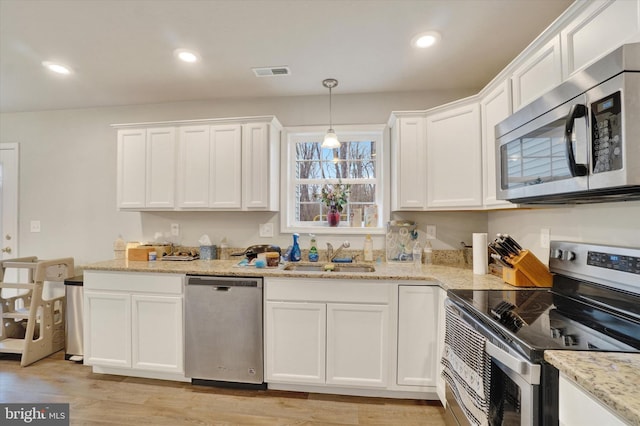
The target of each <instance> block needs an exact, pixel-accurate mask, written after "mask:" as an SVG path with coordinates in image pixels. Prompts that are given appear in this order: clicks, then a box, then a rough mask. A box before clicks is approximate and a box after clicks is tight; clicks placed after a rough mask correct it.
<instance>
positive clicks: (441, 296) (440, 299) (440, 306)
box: [436, 288, 447, 407]
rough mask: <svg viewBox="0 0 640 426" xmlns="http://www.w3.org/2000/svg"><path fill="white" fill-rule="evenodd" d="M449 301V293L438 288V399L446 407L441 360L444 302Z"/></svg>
mask: <svg viewBox="0 0 640 426" xmlns="http://www.w3.org/2000/svg"><path fill="white" fill-rule="evenodd" d="M446 300H447V292H446V291H445V290H443V289H441V288H438V333H437V339H438V345H437V346H436V348H437V349H436V360H437V363H436V392H437V393H438V398H440V402H441V403H442V405H444V406H445V407H446V406H447V403H446V399H445V385H446V383H445V380H444V378H443V377H442V364H441V363H440V360H441V358H442V352H443V351H444V332H445V329H446V328H445V326H446V324H445V320H446V319H445V318H446V316H445V310H444V302H445V301H446Z"/></svg>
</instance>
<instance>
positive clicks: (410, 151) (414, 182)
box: [390, 112, 427, 210]
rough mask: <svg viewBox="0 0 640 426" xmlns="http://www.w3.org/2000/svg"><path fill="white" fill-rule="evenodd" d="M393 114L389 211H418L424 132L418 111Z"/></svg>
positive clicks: (423, 174) (423, 199)
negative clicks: (391, 189)
mask: <svg viewBox="0 0 640 426" xmlns="http://www.w3.org/2000/svg"><path fill="white" fill-rule="evenodd" d="M404 114H405V113H395V121H394V122H392V123H390V127H391V180H392V183H391V184H392V186H393V188H394V191H391V194H392V200H391V204H392V206H391V209H392V210H422V209H424V208H425V207H426V205H427V203H426V197H427V188H426V186H427V168H426V158H427V132H426V129H425V122H426V118H425V115H424V112H422V113H418V114H416V113H407V115H404Z"/></svg>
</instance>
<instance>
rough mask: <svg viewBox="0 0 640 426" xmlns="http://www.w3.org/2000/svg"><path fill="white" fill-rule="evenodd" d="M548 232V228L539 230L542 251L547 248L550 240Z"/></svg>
mask: <svg viewBox="0 0 640 426" xmlns="http://www.w3.org/2000/svg"><path fill="white" fill-rule="evenodd" d="M549 234H550V231H549V228H541V229H540V247H541V248H544V249H548V248H549V239H550V236H549Z"/></svg>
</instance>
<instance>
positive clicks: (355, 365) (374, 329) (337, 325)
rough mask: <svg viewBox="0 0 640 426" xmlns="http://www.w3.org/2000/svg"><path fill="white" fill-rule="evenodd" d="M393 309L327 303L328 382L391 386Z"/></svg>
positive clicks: (381, 306) (348, 384)
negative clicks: (391, 311)
mask: <svg viewBox="0 0 640 426" xmlns="http://www.w3.org/2000/svg"><path fill="white" fill-rule="evenodd" d="M388 327H389V308H388V306H386V305H356V304H345V303H329V304H328V305H327V384H331V385H347V386H366V387H369V386H374V387H385V386H386V385H387V364H388V354H389V337H388V335H389V334H388V331H387V330H388Z"/></svg>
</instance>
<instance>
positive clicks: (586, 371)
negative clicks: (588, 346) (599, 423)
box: [544, 351, 640, 425]
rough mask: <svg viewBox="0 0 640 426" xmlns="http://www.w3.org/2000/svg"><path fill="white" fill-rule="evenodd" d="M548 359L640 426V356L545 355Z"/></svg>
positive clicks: (623, 354)
mask: <svg viewBox="0 0 640 426" xmlns="http://www.w3.org/2000/svg"><path fill="white" fill-rule="evenodd" d="M544 359H545V360H546V361H547V362H549V363H550V364H552V365H553V366H554V367H556V368H557V369H558V370H559V371H560V372H561V373H562V374H564V375H565V376H567V377H568V378H569V379H571V380H572V381H574V382H575V383H577V384H578V385H580V386H581V387H582V388H583V389H585V390H586V391H588V392H590V393H591V394H592V395H593V396H594V397H595V398H597V399H599V400H600V401H601V402H602V403H603V404H604V405H606V406H608V407H609V408H610V409H611V410H612V411H613V412H615V413H617V414H618V415H619V416H620V417H622V418H623V419H625V420H626V421H628V422H630V424H633V425H640V389H639V388H638V383H640V354H628V353H617V352H581V351H545V353H544Z"/></svg>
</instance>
